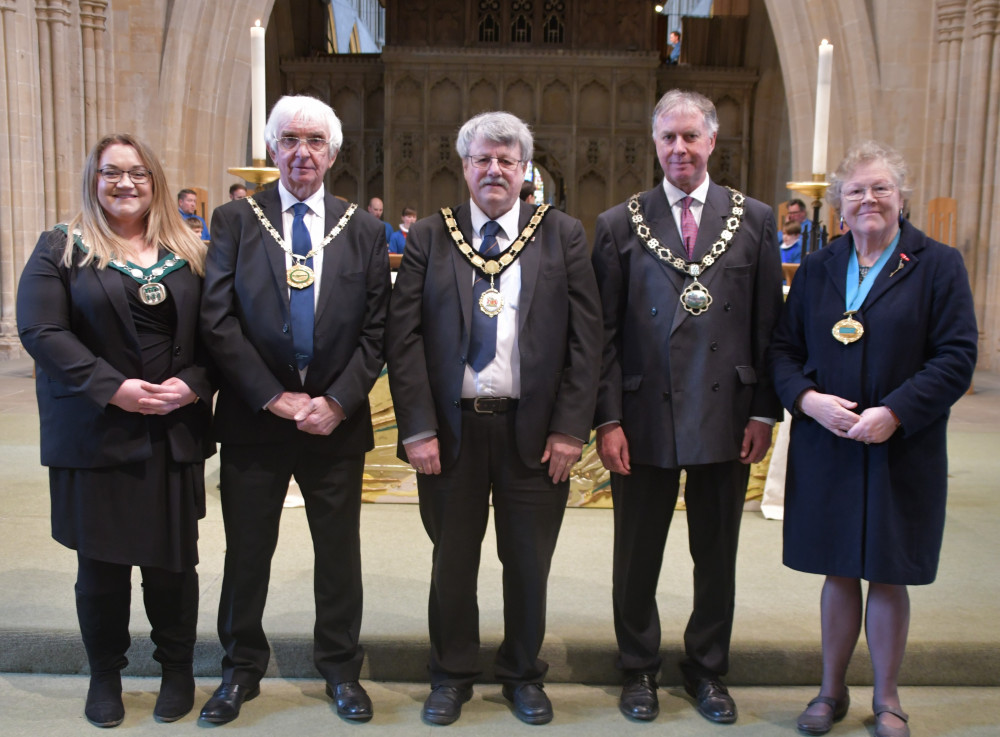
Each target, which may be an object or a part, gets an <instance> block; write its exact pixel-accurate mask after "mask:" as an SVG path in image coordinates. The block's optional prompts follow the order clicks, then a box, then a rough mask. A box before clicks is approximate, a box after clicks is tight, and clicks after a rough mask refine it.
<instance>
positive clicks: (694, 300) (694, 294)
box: [680, 264, 712, 315]
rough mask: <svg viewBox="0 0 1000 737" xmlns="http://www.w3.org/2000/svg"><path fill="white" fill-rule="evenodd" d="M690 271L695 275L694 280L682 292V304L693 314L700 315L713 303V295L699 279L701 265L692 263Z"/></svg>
mask: <svg viewBox="0 0 1000 737" xmlns="http://www.w3.org/2000/svg"><path fill="white" fill-rule="evenodd" d="M688 273H689V274H690V275H691V276H693V277H694V281H693V282H691V283H690V284H688V285H687V286H686V287H685V288H684V291H683V292H681V298H680V299H681V305H682V306H683V307H684V309H685V310H687V311H688V312H690V313H691V314H692V315H700V314H701V313H702V312H704V311H705V310H707V309H708V308H709V306H711V304H712V295H711V294H709V293H708V289H707V288H706V287H705V285H704V284H702V283H701V282H700V281H698V277H699V276H700V275H701V267H700V266H699V265H698V264H690V265H689V266H688Z"/></svg>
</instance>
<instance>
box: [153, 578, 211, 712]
mask: <svg viewBox="0 0 1000 737" xmlns="http://www.w3.org/2000/svg"><path fill="white" fill-rule="evenodd" d="M177 578H178V585H176V586H169V587H160V586H159V585H155V586H151V585H148V584H145V583H144V584H143V588H142V598H143V602H144V603H145V605H146V616H147V617H149V623H150V624H151V625H152V632H151V635H150V636H151V637H152V640H153V644H154V645H156V649H155V650H154V651H153V660H155V661H156V662H158V663H159V664H160V666H161V668H162V677H161V680H160V694H159V696H157V698H156V706H155V707H154V708H153V716H154V717H155V718H156V719H157V720H159V721H161V722H175V721H177V720H178V719H180V718H181V717H183V716H184V715H185V714H187V713H188V712H189V711H191V709H192V707H193V706H194V671H193V661H194V642H195V637H196V636H197V628H198V574H197V573H196V572H195V571H193V570H192V571H188V572H185V573H183V574H180V575H179V576H178V577H177ZM157 583H159V582H157Z"/></svg>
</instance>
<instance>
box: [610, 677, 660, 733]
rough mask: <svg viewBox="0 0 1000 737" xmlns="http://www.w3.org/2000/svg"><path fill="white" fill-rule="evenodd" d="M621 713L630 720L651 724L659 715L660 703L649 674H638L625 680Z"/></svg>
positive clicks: (654, 680)
mask: <svg viewBox="0 0 1000 737" xmlns="http://www.w3.org/2000/svg"><path fill="white" fill-rule="evenodd" d="M618 708H619V709H620V710H621V713H622V714H624V715H625V716H627V717H629V718H630V719H638V720H640V721H643V722H651V721H653V720H654V719H656V717H657V716H659V714H660V701H659V699H657V697H656V679H655V678H653V676H652V675H651V674H649V673H640V674H639V675H637V676H631V677H630V678H627V679H625V685H624V686H623V687H622V695H621V698H620V699H618Z"/></svg>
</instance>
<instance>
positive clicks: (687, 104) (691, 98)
mask: <svg viewBox="0 0 1000 737" xmlns="http://www.w3.org/2000/svg"><path fill="white" fill-rule="evenodd" d="M676 112H681V113H700V114H701V116H702V118H703V119H704V120H705V128H706V129H707V130H708V135H709V136H714V135H715V134H716V133H718V132H719V114H718V113H717V112H715V105H713V104H712V101H711V100H709V99H708V98H707V97H705V96H704V95H701V94H698V93H697V92H692V91H690V90H670V91H669V92H667V93H666V94H665V95H664V96H663V97H661V98H660V101H659V102H658V103H656V107H655V108H653V121H652V122H653V128H652V130H653V138H654V139H655V138H656V119H657V118H659V117H660V116H661V115H665V114H668V113H676Z"/></svg>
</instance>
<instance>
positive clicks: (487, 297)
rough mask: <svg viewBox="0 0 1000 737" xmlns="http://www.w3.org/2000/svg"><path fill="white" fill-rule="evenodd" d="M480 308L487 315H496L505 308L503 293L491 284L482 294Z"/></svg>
mask: <svg viewBox="0 0 1000 737" xmlns="http://www.w3.org/2000/svg"><path fill="white" fill-rule="evenodd" d="M479 309H480V310H482V312H483V314H485V315H486V316H487V317H496V316H497V315H499V314H500V312H501V311H502V310H503V295H502V294H500V292H499V291H497V290H496V289H494V288H493V287H492V286H491V287H490V288H489V289H487V290H486V291H485V292H483V293H482V294H481V295H480V297H479Z"/></svg>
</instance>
